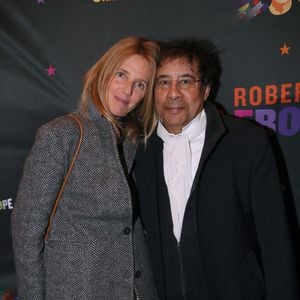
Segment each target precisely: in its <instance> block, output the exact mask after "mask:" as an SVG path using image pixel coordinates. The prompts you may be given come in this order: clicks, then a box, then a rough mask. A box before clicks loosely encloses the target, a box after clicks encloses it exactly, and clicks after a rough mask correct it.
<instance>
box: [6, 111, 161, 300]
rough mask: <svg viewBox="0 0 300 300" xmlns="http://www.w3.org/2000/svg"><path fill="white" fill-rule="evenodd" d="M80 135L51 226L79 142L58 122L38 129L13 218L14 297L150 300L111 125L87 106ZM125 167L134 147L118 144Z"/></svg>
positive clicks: (143, 253)
mask: <svg viewBox="0 0 300 300" xmlns="http://www.w3.org/2000/svg"><path fill="white" fill-rule="evenodd" d="M78 115H79V116H80V118H81V120H82V123H83V126H84V138H83V143H82V146H81V150H80V153H79V156H78V158H77V160H76V163H75V166H74V169H73V171H72V173H71V176H70V178H69V181H68V183H67V185H66V188H65V190H64V193H63V195H62V198H61V200H60V203H59V205H58V209H57V212H56V214H55V217H54V220H53V224H52V227H51V231H50V235H49V239H48V241H47V242H46V243H44V239H43V238H44V233H45V228H46V226H47V222H48V218H49V215H50V212H51V209H52V206H53V202H54V199H55V197H56V194H57V192H58V190H59V187H60V184H61V181H62V178H63V176H64V174H65V172H66V170H67V168H68V166H69V163H70V160H71V158H72V156H73V153H74V150H75V148H76V143H77V142H78V133H79V131H78V128H77V127H76V126H77V125H75V124H74V123H73V122H72V121H71V120H70V119H69V118H67V117H65V116H63V117H59V118H57V119H55V120H53V121H51V122H49V123H47V124H45V125H44V126H42V127H41V128H40V129H39V131H38V133H37V135H36V140H35V143H34V145H33V148H32V150H31V152H30V154H29V156H28V158H27V159H26V162H25V166H24V171H23V177H22V180H21V183H20V186H19V190H18V193H17V198H16V202H15V203H14V210H13V213H12V238H13V248H14V256H15V265H16V271H17V283H18V292H19V298H20V299H21V300H22V299H30V300H34V299H55V300H57V299H58V300H62V299H133V298H134V290H136V291H137V294H138V299H156V291H155V288H154V284H153V281H152V274H151V272H150V267H149V265H148V252H147V248H146V245H145V240H144V235H143V232H142V229H141V224H140V220H139V219H137V221H136V222H135V224H133V213H132V196H131V192H130V188H129V186H128V182H127V178H126V176H125V174H124V171H123V169H122V165H121V162H120V158H119V155H118V151H117V146H116V140H115V136H114V133H113V130H112V126H111V124H110V123H109V122H108V121H107V120H106V119H105V118H104V117H101V116H100V115H99V113H98V112H97V111H96V109H95V108H94V107H90V109H89V118H88V119H86V118H83V117H82V115H81V114H80V113H78ZM124 154H125V158H126V162H127V167H128V170H130V169H131V166H132V162H133V158H134V154H135V148H134V147H133V145H131V144H130V143H129V142H128V141H125V142H124Z"/></svg>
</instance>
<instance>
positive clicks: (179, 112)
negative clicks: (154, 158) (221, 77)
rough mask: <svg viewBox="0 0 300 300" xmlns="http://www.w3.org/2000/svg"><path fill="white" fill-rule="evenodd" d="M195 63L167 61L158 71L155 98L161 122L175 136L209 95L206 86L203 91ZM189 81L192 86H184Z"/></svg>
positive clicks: (200, 108)
mask: <svg viewBox="0 0 300 300" xmlns="http://www.w3.org/2000/svg"><path fill="white" fill-rule="evenodd" d="M197 70H198V64H197V63H196V62H195V61H194V62H193V63H192V64H190V63H189V61H188V60H187V59H186V58H176V59H167V60H166V61H164V62H163V64H162V66H161V67H159V68H158V70H157V74H156V82H157V83H158V84H156V86H155V91H154V97H155V105H156V109H157V112H158V114H159V118H160V121H161V122H162V124H163V125H164V126H165V128H166V129H167V130H168V131H169V132H170V133H174V134H178V133H180V132H181V131H182V128H183V127H184V126H185V125H187V124H188V123H189V122H190V121H191V120H192V119H193V118H194V117H195V116H196V115H197V114H198V113H199V112H200V111H201V110H202V109H203V104H204V101H205V100H206V99H207V97H208V95H209V87H207V88H205V89H203V88H202V86H201V81H199V82H197V80H199V79H200V78H199V77H200V75H199V73H198V71H197ZM176 82H177V84H176ZM186 82H187V83H189V82H192V84H187V85H185V83H186Z"/></svg>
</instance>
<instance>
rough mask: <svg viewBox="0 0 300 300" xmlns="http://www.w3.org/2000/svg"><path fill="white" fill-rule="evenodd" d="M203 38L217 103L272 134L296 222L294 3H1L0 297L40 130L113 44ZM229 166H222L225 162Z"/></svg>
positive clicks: (11, 294) (7, 292)
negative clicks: (216, 66)
mask: <svg viewBox="0 0 300 300" xmlns="http://www.w3.org/2000/svg"><path fill="white" fill-rule="evenodd" d="M131 35H138V36H145V37H148V38H153V39H159V40H160V39H161V40H169V39H172V38H181V37H186V38H188V37H200V38H201V37H209V38H211V39H212V40H213V41H214V42H215V43H216V45H217V47H218V48H219V49H220V51H221V59H222V63H223V69H224V70H223V75H222V86H221V89H220V92H219V95H218V99H217V102H218V103H219V104H220V105H221V106H223V107H224V109H225V110H226V111H227V112H228V113H229V114H233V115H236V116H238V117H241V118H248V119H251V120H253V121H256V122H258V123H260V124H262V125H264V126H266V127H268V128H270V131H271V132H272V134H271V135H270V136H271V137H272V141H273V142H274V149H275V152H276V158H277V160H278V166H279V168H280V176H281V187H282V191H283V193H284V195H285V201H286V203H287V208H288V211H289V215H290V220H291V226H292V227H293V230H294V232H295V234H297V233H298V230H299V229H298V224H299V222H298V221H297V216H298V220H299V217H300V180H299V178H300V159H299V153H300V105H299V104H300V1H299V0H293V1H292V0H272V1H271V0H270V1H258V0H256V1H244V0H236V1H231V0H226V1H225V0H219V1H202V0H172V1H171V0H169V1H150V0H149V1H147V0H111V1H110V0H66V1H61V0H7V1H5V0H1V1H0V103H1V106H0V120H1V126H0V140H1V143H0V167H1V168H0V295H1V296H2V297H3V299H4V298H5V297H7V299H13V298H16V293H15V271H14V264H13V256H12V247H11V234H10V216H11V212H12V210H13V207H14V200H15V196H16V191H17V187H18V184H19V181H20V178H21V174H22V166H23V163H24V159H25V158H26V156H27V154H28V152H29V150H30V148H31V146H32V143H33V139H34V135H35V132H36V130H37V129H38V128H39V127H40V126H41V125H42V124H43V123H45V122H47V121H49V120H51V119H53V118H54V117H56V116H59V115H62V114H65V113H67V112H69V111H72V110H73V109H75V108H76V106H77V103H78V100H79V97H80V92H81V87H82V77H83V75H84V73H85V71H86V70H87V69H88V68H89V67H90V66H91V65H92V64H93V63H94V62H95V61H96V60H97V59H98V57H99V56H101V55H102V54H103V52H104V51H105V50H106V49H107V48H108V47H110V46H111V45H112V44H113V43H115V42H116V41H118V40H119V39H121V38H123V37H126V36H131ZM224 159H226V158H224Z"/></svg>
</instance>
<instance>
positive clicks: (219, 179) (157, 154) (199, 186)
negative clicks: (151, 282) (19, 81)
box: [135, 103, 298, 300]
mask: <svg viewBox="0 0 300 300" xmlns="http://www.w3.org/2000/svg"><path fill="white" fill-rule="evenodd" d="M205 111H206V114H207V129H206V136H205V143H204V148H203V152H202V156H201V159H200V163H199V167H198V170H197V173H196V176H195V179H194V183H193V186H192V190H191V196H190V198H192V197H196V202H197V204H196V207H197V208H196V218H195V220H194V223H195V224H194V225H195V228H196V232H197V237H198V242H199V244H200V248H201V253H199V255H201V260H202V261H203V262H204V264H203V272H202V274H204V275H203V276H204V277H205V278H204V282H205V283H206V290H207V292H208V295H207V296H206V297H205V298H206V299H222V300H246V299H249V300H250V299H251V300H258V299H269V300H271V299H272V300H275V299H278V300H291V299H298V296H297V295H298V290H297V278H296V271H295V262H294V254H293V250H292V247H291V240H290V234H289V230H288V226H287V219H286V213H285V207H284V203H283V199H282V195H281V191H280V183H279V179H278V172H277V167H276V163H275V159H274V155H273V152H272V149H271V146H270V144H269V141H268V137H267V135H266V132H265V130H264V129H263V128H261V127H259V126H257V125H254V124H252V123H251V122H250V121H245V120H240V119H236V118H234V117H231V116H228V115H220V114H219V113H218V111H217V109H216V108H215V106H214V105H213V104H211V103H206V105H205ZM162 150H163V142H162V140H161V139H160V138H159V137H158V136H157V135H156V133H154V134H153V135H152V137H151V138H150V140H149V142H148V144H147V146H146V149H143V148H142V147H141V148H140V149H139V151H138V154H137V157H136V167H135V172H136V181H137V188H138V194H139V201H140V210H141V217H142V221H143V225H144V228H145V232H146V236H147V240H148V244H149V247H150V252H151V257H152V264H153V267H154V268H153V270H154V274H155V279H156V284H157V287H158V290H159V294H160V297H161V299H164V298H165V292H164V282H165V277H164V276H165V274H164V267H163V259H162V249H161V240H160V239H161V236H160V220H159V218H158V201H159V197H161V195H162V189H166V186H165V183H164V186H163V187H162V186H161V185H159V184H158V182H161V181H160V180H161V178H159V176H163V157H162ZM191 247H193V245H191ZM203 299H204V298H203ZM201 300H202V299H201Z"/></svg>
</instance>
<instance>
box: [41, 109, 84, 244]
mask: <svg viewBox="0 0 300 300" xmlns="http://www.w3.org/2000/svg"><path fill="white" fill-rule="evenodd" d="M67 117H69V118H71V119H72V120H73V121H74V122H75V123H76V124H77V125H78V128H79V140H78V143H77V147H76V150H75V153H74V156H73V158H72V160H71V163H70V166H69V168H68V170H67V173H66V175H65V177H64V179H63V182H62V184H61V187H60V189H59V191H58V194H57V196H56V199H55V201H54V205H53V208H52V211H51V215H50V217H49V221H48V225H47V228H46V232H45V237H44V240H45V241H47V240H48V235H49V232H50V229H51V226H52V221H53V217H54V215H55V213H56V209H57V206H58V202H59V200H60V198H61V195H62V193H63V191H64V188H65V186H66V184H67V181H68V179H69V177H70V174H71V172H72V169H73V166H74V164H75V161H76V159H77V156H78V153H79V150H80V147H81V144H82V139H83V127H82V124H81V121H80V119H79V118H78V117H77V116H76V115H75V114H69V115H67Z"/></svg>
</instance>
